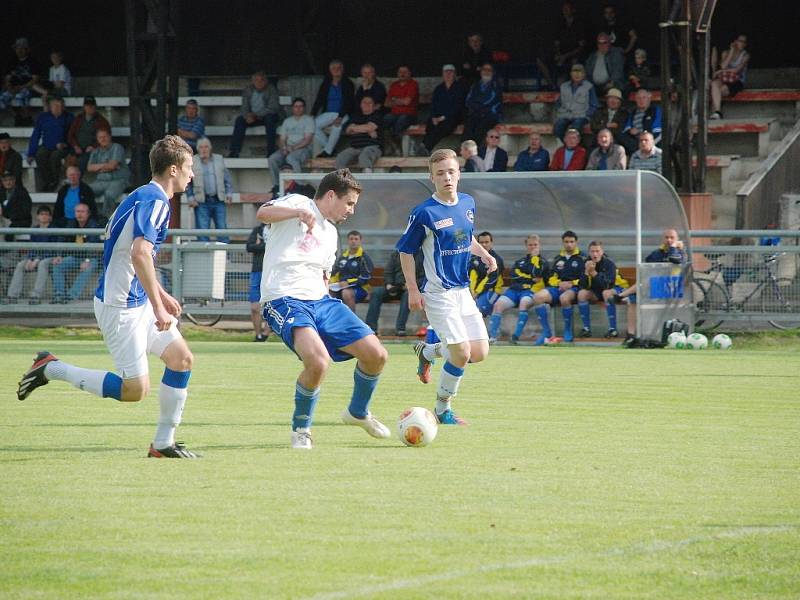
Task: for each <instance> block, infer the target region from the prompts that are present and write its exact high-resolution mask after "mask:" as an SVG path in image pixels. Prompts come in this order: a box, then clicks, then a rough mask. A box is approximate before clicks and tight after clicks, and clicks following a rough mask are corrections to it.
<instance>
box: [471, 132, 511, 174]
mask: <svg viewBox="0 0 800 600" xmlns="http://www.w3.org/2000/svg"><path fill="white" fill-rule="evenodd" d="M478 156H480V157H481V158H482V159H483V166H484V167H486V170H487V171H488V172H493V173H505V171H506V168H507V167H508V152H506V151H505V150H503V149H502V148H501V147H500V132H499V131H497V129H490V130H489V131H487V132H486V141H485V143H484V145H483V146H481V147H480V148H479V149H478Z"/></svg>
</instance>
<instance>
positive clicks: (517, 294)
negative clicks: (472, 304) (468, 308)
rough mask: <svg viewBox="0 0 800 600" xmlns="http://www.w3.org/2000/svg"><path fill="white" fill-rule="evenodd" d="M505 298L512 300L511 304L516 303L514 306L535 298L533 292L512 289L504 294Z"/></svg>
mask: <svg viewBox="0 0 800 600" xmlns="http://www.w3.org/2000/svg"><path fill="white" fill-rule="evenodd" d="M503 296H505V297H506V298H508V299H509V300H511V302H513V303H514V306H519V303H520V302H521V301H522V299H523V298H533V290H512V289H511V288H508V289H507V290H506V291H505V292H503ZM478 308H480V307H478Z"/></svg>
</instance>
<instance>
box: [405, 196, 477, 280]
mask: <svg viewBox="0 0 800 600" xmlns="http://www.w3.org/2000/svg"><path fill="white" fill-rule="evenodd" d="M474 221H475V200H474V198H473V197H472V196H470V195H468V194H461V193H459V194H457V200H456V203H455V204H445V203H443V202H440V201H439V200H437V199H436V198H435V197H433V196H431V197H430V198H428V199H427V200H425V202H423V203H422V204H419V205H418V206H416V207H415V208H414V210H412V211H411V216H410V217H409V218H408V226H407V227H406V230H405V232H404V233H403V235H402V236H401V237H400V240H398V242H397V245H396V246H395V247H396V248H397V250H398V251H399V252H402V253H403V254H414V253H415V252H417V250H419V249H420V248H422V257H423V265H424V267H425V279H426V280H427V281H426V282H425V285H424V286H423V289H425V290H426V291H442V290H448V289H451V288H456V287H468V286H469V259H470V248H471V246H472V232H473V223H474Z"/></svg>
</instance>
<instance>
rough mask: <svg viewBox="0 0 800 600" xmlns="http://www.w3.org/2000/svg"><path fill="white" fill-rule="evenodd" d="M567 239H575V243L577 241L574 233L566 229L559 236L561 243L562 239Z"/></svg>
mask: <svg viewBox="0 0 800 600" xmlns="http://www.w3.org/2000/svg"><path fill="white" fill-rule="evenodd" d="M568 237H571V238H575V241H576V242H577V241H578V236H577V234H576V233H575V232H574V231H572V229H567V230H566V231H565V232H564V233H562V234H561V241H562V242H563V241H564V238H568Z"/></svg>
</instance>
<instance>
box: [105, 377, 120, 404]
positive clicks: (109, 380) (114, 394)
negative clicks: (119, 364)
mask: <svg viewBox="0 0 800 600" xmlns="http://www.w3.org/2000/svg"><path fill="white" fill-rule="evenodd" d="M103 398H114V400H121V399H122V377H120V376H119V375H117V374H116V373H111V372H108V373H106V376H105V377H104V378H103Z"/></svg>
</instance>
